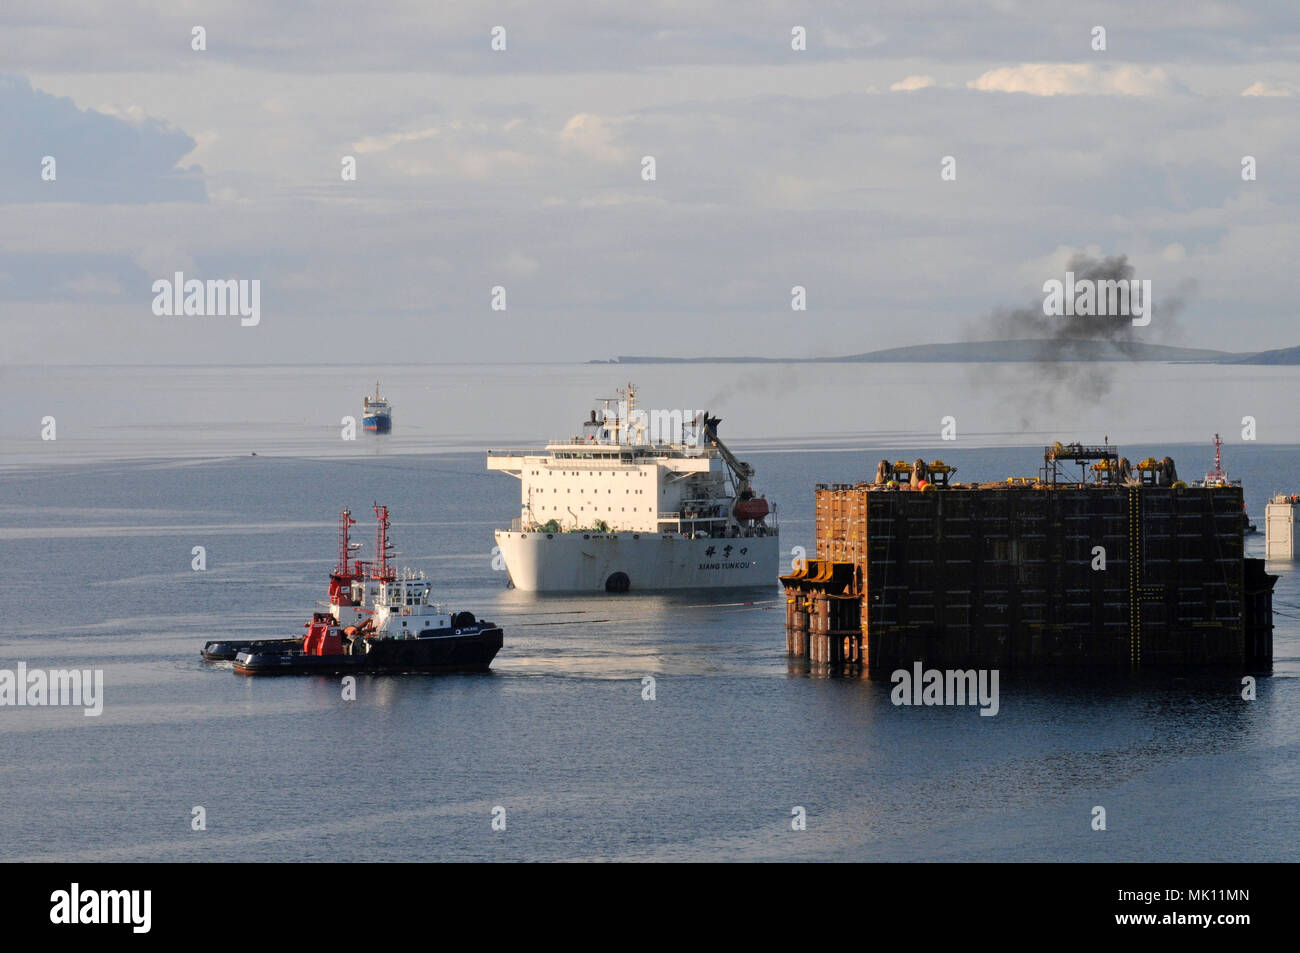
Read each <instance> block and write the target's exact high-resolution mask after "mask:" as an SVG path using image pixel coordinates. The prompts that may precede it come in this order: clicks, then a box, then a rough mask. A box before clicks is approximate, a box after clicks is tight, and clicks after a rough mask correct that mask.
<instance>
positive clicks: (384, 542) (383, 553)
mask: <svg viewBox="0 0 1300 953" xmlns="http://www.w3.org/2000/svg"><path fill="white" fill-rule="evenodd" d="M375 519H376V520H378V521H379V526H378V528H377V530H376V531H375V555H376V557H377V558H378V559H379V567H378V569H377V570H376V571H375V572H374V573H373V574H372V576H371V578H373V579H375V580H376V581H378V582H392V581H393V580H394V579H395V578H396V574H395V573H394V572H393V570H392V568H391V567H390V566H389V565H388V557H389V556H391V555H392V551H393V544H392V543H390V542H389V541H388V507H387V506H380V505H379V504H378V503H376V504H375Z"/></svg>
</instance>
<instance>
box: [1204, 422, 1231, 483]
mask: <svg viewBox="0 0 1300 953" xmlns="http://www.w3.org/2000/svg"><path fill="white" fill-rule="evenodd" d="M1227 480H1228V474H1226V473H1224V472H1223V441H1222V440H1220V439H1219V435H1218V434H1217V433H1216V434H1215V435H1214V469H1213V470H1211V471H1210V472H1209V473H1207V474H1205V482H1206V483H1210V482H1216V483H1219V482H1222V483H1226V482H1227Z"/></svg>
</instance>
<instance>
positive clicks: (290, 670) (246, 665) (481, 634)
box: [203, 505, 502, 675]
mask: <svg viewBox="0 0 1300 953" xmlns="http://www.w3.org/2000/svg"><path fill="white" fill-rule="evenodd" d="M374 509H375V517H376V519H377V520H378V524H379V525H378V533H377V542H376V552H377V554H378V562H376V563H373V564H372V563H366V562H362V561H361V560H352V559H351V556H352V553H353V551H354V549H355V548H356V547H357V546H359V545H360V544H357V543H352V542H351V541H350V540H349V538H348V530H349V529H350V528H351V527H352V526H354V525H356V521H355V520H353V519H352V517H351V513H350V512H349V511H348V510H344V511H343V513H342V515H341V517H340V519H339V562H338V565H337V566H335V568H334V571H333V572H332V573H330V587H329V598H330V601H329V609H328V611H323V612H315V613H313V614H312V618H311V621H310V622H307V623H305V627H306V629H307V634H306V635H305V636H301V637H299V638H296V639H255V640H248V641H225V640H216V641H211V642H208V643H207V644H206V645H205V646H204V647H203V658H204V659H206V660H207V661H210V662H215V661H233V662H234V663H235V671H236V672H238V673H240V674H241V675H290V674H316V675H332V674H344V673H350V672H362V673H366V674H380V675H382V674H398V673H405V672H481V671H487V669H488V667H489V666H490V665H491V663H492V659H493V658H495V657H496V654H497V652H498V651H500V649H501V644H502V633H501V629H500V627H499V626H496V625H494V624H493V623H491V622H487V621H484V620H481V619H476V618H475V617H474V613H472V612H465V611H461V612H448V611H446V610H445V609H444V607H443V606H441V605H440V604H438V603H434V602H430V601H429V595H430V592H431V589H432V587H431V585H430V583H429V582H428V580H427V579H426V578H425V577H424V574H423V573H416V572H410V571H403V572H401V573H399V572H397V571H396V570H395V569H394V568H393V567H392V566H391V565H390V563H389V560H390V557H391V555H392V544H391V543H390V542H389V540H388V507H386V506H378V505H376V506H375V508H374Z"/></svg>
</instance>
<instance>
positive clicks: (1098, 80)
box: [966, 63, 1181, 96]
mask: <svg viewBox="0 0 1300 953" xmlns="http://www.w3.org/2000/svg"><path fill="white" fill-rule="evenodd" d="M966 86H967V88H969V89H976V90H979V91H981V92H995V93H1028V94H1029V95H1031V96H1079V95H1094V96H1159V95H1165V94H1169V93H1173V92H1177V91H1178V90H1179V89H1180V88H1181V87H1180V86H1179V85H1178V84H1177V83H1175V82H1174V81H1173V80H1171V79H1170V78H1169V76H1168V74H1166V73H1165V71H1164V70H1163V69H1161V68H1160V67H1158V66H1152V67H1141V66H1118V67H1111V68H1108V69H1103V68H1101V67H1097V66H1092V65H1091V64H1087V63H1023V64H1021V65H1020V66H1001V67H998V68H997V69H991V70H988V71H987V72H985V73H983V74H982V75H981V76H980V77H979V78H978V79H973V80H971V81H970V82H968V83H967V84H966Z"/></svg>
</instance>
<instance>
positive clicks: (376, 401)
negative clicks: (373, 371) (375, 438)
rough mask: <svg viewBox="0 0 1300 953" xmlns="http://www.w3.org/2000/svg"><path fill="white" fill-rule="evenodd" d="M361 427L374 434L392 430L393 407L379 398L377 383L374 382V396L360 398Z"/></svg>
mask: <svg viewBox="0 0 1300 953" xmlns="http://www.w3.org/2000/svg"><path fill="white" fill-rule="evenodd" d="M361 426H362V428H364V429H365V430H371V431H374V432H375V433H388V432H389V431H391V430H392V429H393V405H392V404H390V403H389V402H388V401H387V400H386V399H384V398H383V397H380V396H379V382H378V381H375V396H374V397H373V398H371V397H364V398H362V402H361Z"/></svg>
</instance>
